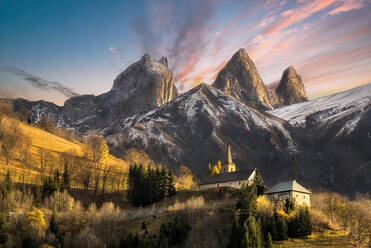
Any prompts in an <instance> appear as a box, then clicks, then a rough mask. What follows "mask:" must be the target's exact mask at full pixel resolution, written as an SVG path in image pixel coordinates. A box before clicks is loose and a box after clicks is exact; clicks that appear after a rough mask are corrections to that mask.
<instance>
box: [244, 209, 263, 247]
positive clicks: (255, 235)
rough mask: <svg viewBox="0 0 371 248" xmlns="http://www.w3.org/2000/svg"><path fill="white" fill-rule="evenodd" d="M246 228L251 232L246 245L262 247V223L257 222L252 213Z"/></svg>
mask: <svg viewBox="0 0 371 248" xmlns="http://www.w3.org/2000/svg"><path fill="white" fill-rule="evenodd" d="M245 229H246V230H247V231H248V233H249V240H248V243H247V246H246V247H251V248H261V247H262V233H261V224H260V222H257V221H256V219H255V217H253V216H252V215H250V216H249V218H248V219H247V221H246V227H245Z"/></svg>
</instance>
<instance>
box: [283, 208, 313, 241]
mask: <svg viewBox="0 0 371 248" xmlns="http://www.w3.org/2000/svg"><path fill="white" fill-rule="evenodd" d="M311 233H312V222H311V219H310V215H309V211H308V208H305V209H303V208H302V209H300V211H299V213H298V214H297V215H296V216H295V217H294V218H293V219H292V220H291V221H290V222H289V225H288V235H289V237H292V238H299V237H305V236H308V235H310V234H311Z"/></svg>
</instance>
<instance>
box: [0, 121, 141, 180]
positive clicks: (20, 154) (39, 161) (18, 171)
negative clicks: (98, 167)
mask: <svg viewBox="0 0 371 248" xmlns="http://www.w3.org/2000/svg"><path fill="white" fill-rule="evenodd" d="M4 123H8V124H6V127H7V126H9V123H15V124H16V125H18V127H19V129H20V131H21V133H22V134H23V136H24V137H23V139H24V142H25V143H28V144H29V145H26V146H21V147H18V148H19V149H17V150H15V151H14V154H13V157H12V159H10V161H9V163H8V165H7V164H6V159H5V156H4V154H3V153H2V154H1V155H0V163H1V167H0V174H5V173H6V171H7V170H8V169H9V170H10V171H11V173H12V175H13V177H14V180H15V181H16V182H24V183H30V184H34V183H36V184H39V183H41V179H42V176H41V175H42V174H45V175H48V174H53V173H54V170H56V169H57V168H58V169H59V170H61V171H62V170H63V166H64V163H65V162H66V160H68V161H69V163H70V166H74V167H76V168H75V171H72V176H74V177H76V176H77V174H76V173H77V171H78V169H79V168H78V167H80V166H81V163H82V161H79V158H81V157H82V156H83V149H84V144H82V143H80V142H78V141H76V140H73V141H68V140H66V139H64V138H61V137H58V136H56V135H54V134H52V133H49V132H46V131H44V130H42V129H40V128H37V127H34V126H31V125H28V124H26V123H23V122H20V121H18V120H15V119H13V118H3V119H2V125H4ZM1 142H2V141H1V140H0V144H1ZM132 158H133V159H135V153H133V154H132ZM101 163H102V169H104V168H111V170H114V171H116V172H117V173H119V174H123V173H126V172H127V170H128V167H129V163H128V162H127V161H124V160H122V159H118V158H116V157H114V156H112V155H110V154H109V155H108V156H107V157H106V158H104V159H103V160H102V161H101ZM73 186H78V185H73Z"/></svg>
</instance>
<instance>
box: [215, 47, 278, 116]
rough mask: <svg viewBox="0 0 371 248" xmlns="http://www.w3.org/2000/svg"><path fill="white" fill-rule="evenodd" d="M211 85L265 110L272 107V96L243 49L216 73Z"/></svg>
mask: <svg viewBox="0 0 371 248" xmlns="http://www.w3.org/2000/svg"><path fill="white" fill-rule="evenodd" d="M213 86H214V87H215V88H217V89H220V90H221V91H223V92H224V93H226V94H228V95H230V96H233V97H234V98H236V99H237V100H240V101H242V102H245V103H247V104H249V105H251V106H253V107H256V108H259V109H262V110H267V109H273V107H274V105H275V104H274V99H273V98H274V96H271V93H270V92H269V91H268V89H267V88H266V86H265V85H264V83H263V80H262V79H261V77H260V75H259V73H258V70H257V69H256V67H255V64H254V62H253V61H252V60H251V59H250V57H249V55H248V54H247V52H246V50H245V49H240V50H238V51H237V52H236V53H235V54H234V55H233V56H232V58H231V59H230V60H229V61H228V63H227V65H226V66H225V67H224V68H223V69H222V70H221V71H220V72H219V73H218V76H217V77H216V79H215V82H214V83H213Z"/></svg>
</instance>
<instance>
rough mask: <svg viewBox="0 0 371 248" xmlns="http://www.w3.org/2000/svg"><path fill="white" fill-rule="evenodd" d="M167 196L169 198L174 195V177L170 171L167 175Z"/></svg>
mask: <svg viewBox="0 0 371 248" xmlns="http://www.w3.org/2000/svg"><path fill="white" fill-rule="evenodd" d="M167 195H168V196H169V197H172V196H174V195H176V189H175V185H174V175H173V172H172V170H169V172H168V175H167Z"/></svg>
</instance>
